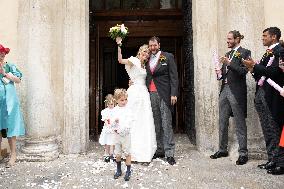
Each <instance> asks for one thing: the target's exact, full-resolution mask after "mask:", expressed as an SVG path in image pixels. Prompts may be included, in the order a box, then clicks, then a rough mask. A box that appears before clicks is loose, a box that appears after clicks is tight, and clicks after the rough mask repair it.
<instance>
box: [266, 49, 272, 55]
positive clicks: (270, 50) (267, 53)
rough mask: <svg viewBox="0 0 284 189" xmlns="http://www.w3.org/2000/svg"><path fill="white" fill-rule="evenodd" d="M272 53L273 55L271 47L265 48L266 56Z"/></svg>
mask: <svg viewBox="0 0 284 189" xmlns="http://www.w3.org/2000/svg"><path fill="white" fill-rule="evenodd" d="M272 55H273V50H272V49H267V50H266V53H265V56H266V57H268V56H272Z"/></svg>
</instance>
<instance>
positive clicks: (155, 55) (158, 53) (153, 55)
mask: <svg viewBox="0 0 284 189" xmlns="http://www.w3.org/2000/svg"><path fill="white" fill-rule="evenodd" d="M160 54H161V51H158V52H157V53H156V54H152V55H151V56H152V57H153V58H154V57H155V58H156V57H158V56H160Z"/></svg>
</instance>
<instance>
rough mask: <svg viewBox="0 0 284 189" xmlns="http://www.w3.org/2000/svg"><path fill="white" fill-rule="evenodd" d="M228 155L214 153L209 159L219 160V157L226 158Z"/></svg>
mask: <svg viewBox="0 0 284 189" xmlns="http://www.w3.org/2000/svg"><path fill="white" fill-rule="evenodd" d="M228 155H229V153H228V152H219V151H218V152H216V153H215V154H213V155H211V156H210V158H211V159H217V158H221V157H227V156H228Z"/></svg>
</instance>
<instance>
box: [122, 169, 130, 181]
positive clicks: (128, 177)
mask: <svg viewBox="0 0 284 189" xmlns="http://www.w3.org/2000/svg"><path fill="white" fill-rule="evenodd" d="M130 176H131V171H126V173H125V176H124V180H125V181H129V180H130Z"/></svg>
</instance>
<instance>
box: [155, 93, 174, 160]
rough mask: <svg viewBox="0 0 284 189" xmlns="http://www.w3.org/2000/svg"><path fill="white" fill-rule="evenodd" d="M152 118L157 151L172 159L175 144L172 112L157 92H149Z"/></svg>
mask: <svg viewBox="0 0 284 189" xmlns="http://www.w3.org/2000/svg"><path fill="white" fill-rule="evenodd" d="M150 98H151V106H152V111H153V117H154V124H155V131H156V140H157V151H156V154H164V153H165V156H166V157H174V153H175V142H174V133H173V127H172V112H171V110H170V109H169V107H168V106H167V105H166V103H165V102H164V101H163V99H162V98H161V97H160V96H159V94H158V93H157V92H150Z"/></svg>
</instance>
